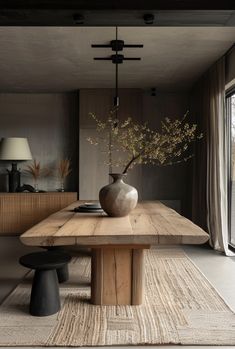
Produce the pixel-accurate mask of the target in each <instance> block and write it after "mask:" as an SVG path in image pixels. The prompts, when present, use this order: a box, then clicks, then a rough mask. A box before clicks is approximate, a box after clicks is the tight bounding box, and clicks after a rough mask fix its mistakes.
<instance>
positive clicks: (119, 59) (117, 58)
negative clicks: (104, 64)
mask: <svg viewBox="0 0 235 349" xmlns="http://www.w3.org/2000/svg"><path fill="white" fill-rule="evenodd" d="M94 60H95V61H112V63H113V64H122V63H123V61H140V60H141V58H140V57H132V58H128V57H124V56H123V55H120V54H115V55H111V56H110V57H105V58H103V57H94Z"/></svg>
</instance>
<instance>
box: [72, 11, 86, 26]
mask: <svg viewBox="0 0 235 349" xmlns="http://www.w3.org/2000/svg"><path fill="white" fill-rule="evenodd" d="M84 20H85V18H84V16H83V15H82V14H81V13H74V15H73V21H74V23H75V24H78V25H81V24H84Z"/></svg>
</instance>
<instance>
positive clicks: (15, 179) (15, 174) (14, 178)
mask: <svg viewBox="0 0 235 349" xmlns="http://www.w3.org/2000/svg"><path fill="white" fill-rule="evenodd" d="M7 172H8V177H9V192H10V193H15V192H16V191H17V188H19V187H20V171H18V169H17V163H12V169H11V171H9V170H7Z"/></svg>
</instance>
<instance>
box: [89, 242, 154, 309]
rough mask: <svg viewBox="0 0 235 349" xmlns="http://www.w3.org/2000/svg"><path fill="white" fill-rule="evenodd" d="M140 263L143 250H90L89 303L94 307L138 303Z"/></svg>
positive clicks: (140, 289)
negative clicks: (94, 305) (95, 305)
mask: <svg viewBox="0 0 235 349" xmlns="http://www.w3.org/2000/svg"><path fill="white" fill-rule="evenodd" d="M147 248H148V247H147ZM143 264H144V249H143V248H136V247H135V248H131V247H129V246H128V247H125V246H120V247H115V246H110V247H97V248H92V280H91V302H92V303H93V304H97V305H98V304H100V305H128V304H129V305H138V304H141V303H142V297H143V287H144V285H143V284H144V271H143V268H144V265H143Z"/></svg>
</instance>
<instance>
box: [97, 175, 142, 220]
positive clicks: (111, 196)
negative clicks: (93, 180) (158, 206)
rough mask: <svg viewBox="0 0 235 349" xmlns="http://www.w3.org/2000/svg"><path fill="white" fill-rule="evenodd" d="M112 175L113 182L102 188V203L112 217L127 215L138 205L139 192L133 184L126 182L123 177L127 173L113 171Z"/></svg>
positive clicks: (100, 195)
mask: <svg viewBox="0 0 235 349" xmlns="http://www.w3.org/2000/svg"><path fill="white" fill-rule="evenodd" d="M110 176H111V177H112V178H113V183H111V184H108V185H106V186H105V187H103V188H102V189H101V190H100V193H99V199H100V205H101V207H102V208H103V210H104V211H105V212H106V213H107V214H108V215H109V216H111V217H123V216H127V215H128V214H129V213H130V212H131V211H132V210H133V209H134V208H135V207H136V205H137V202H138V192H137V190H136V189H135V188H134V187H132V186H131V185H129V184H126V183H124V181H123V178H124V177H125V176H126V175H124V174H120V173H111V174H110Z"/></svg>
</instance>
